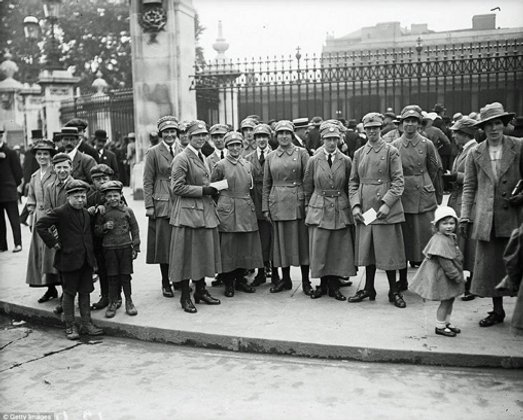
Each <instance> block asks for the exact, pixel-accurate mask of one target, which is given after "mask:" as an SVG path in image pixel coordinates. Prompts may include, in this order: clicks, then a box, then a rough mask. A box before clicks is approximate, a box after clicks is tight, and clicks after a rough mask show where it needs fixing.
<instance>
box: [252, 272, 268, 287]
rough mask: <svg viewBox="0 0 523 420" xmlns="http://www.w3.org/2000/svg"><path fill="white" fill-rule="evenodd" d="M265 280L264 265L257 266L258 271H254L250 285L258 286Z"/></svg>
mask: <svg viewBox="0 0 523 420" xmlns="http://www.w3.org/2000/svg"><path fill="white" fill-rule="evenodd" d="M266 282H267V280H266V277H265V267H262V268H258V272H257V273H256V277H255V278H254V281H253V282H252V283H251V286H253V287H258V286H261V285H262V284H263V283H266Z"/></svg>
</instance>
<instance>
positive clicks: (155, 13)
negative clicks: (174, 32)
mask: <svg viewBox="0 0 523 420" xmlns="http://www.w3.org/2000/svg"><path fill="white" fill-rule="evenodd" d="M138 23H139V24H140V26H141V27H142V30H143V31H144V33H146V34H149V37H150V38H149V40H150V42H156V36H157V35H158V32H160V31H162V30H163V29H164V28H165V24H166V23H167V13H166V12H165V10H163V8H162V7H161V6H153V7H150V8H148V9H147V10H145V11H144V12H143V13H142V14H141V16H140V19H139V20H138Z"/></svg>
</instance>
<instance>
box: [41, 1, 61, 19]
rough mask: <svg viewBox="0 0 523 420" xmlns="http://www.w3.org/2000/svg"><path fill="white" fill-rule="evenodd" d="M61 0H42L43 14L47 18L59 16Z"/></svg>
mask: <svg viewBox="0 0 523 420" xmlns="http://www.w3.org/2000/svg"><path fill="white" fill-rule="evenodd" d="M60 4H61V0H44V14H45V17H46V18H47V19H49V20H55V21H56V20H57V19H58V18H59V17H60Z"/></svg>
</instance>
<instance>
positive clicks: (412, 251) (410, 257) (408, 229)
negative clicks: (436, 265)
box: [401, 210, 434, 261]
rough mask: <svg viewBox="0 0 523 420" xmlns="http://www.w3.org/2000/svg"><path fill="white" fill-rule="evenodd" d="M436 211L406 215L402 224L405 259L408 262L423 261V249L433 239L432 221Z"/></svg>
mask: <svg viewBox="0 0 523 420" xmlns="http://www.w3.org/2000/svg"><path fill="white" fill-rule="evenodd" d="M433 220H434V211H433V210H431V211H427V212H425V213H419V214H407V213H405V221H404V222H402V223H401V228H402V231H403V242H404V244H405V258H406V259H407V261H423V258H425V256H424V255H423V249H425V246H427V244H428V243H429V241H430V238H432V221H433Z"/></svg>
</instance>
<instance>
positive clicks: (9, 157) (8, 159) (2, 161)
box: [0, 143, 24, 211]
mask: <svg viewBox="0 0 523 420" xmlns="http://www.w3.org/2000/svg"><path fill="white" fill-rule="evenodd" d="M0 153H4V154H5V157H4V158H0V202H1V203H5V202H10V201H15V202H16V201H18V190H17V187H18V186H19V185H20V183H21V182H22V179H23V175H24V174H23V171H22V165H21V164H20V158H19V157H18V155H17V153H16V151H14V150H13V149H11V148H10V147H9V146H8V145H7V144H5V143H2V144H1V145H0ZM2 211H3V210H2Z"/></svg>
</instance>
